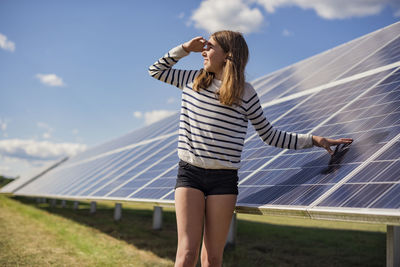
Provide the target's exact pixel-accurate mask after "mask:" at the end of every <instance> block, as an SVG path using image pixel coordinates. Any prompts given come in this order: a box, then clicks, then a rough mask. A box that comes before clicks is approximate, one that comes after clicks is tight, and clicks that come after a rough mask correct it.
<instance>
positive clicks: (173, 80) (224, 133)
mask: <svg viewBox="0 0 400 267" xmlns="http://www.w3.org/2000/svg"><path fill="white" fill-rule="evenodd" d="M188 54H189V53H188V52H186V51H185V50H184V49H183V48H182V45H179V46H177V47H175V48H173V49H171V50H170V51H169V52H168V53H167V54H165V55H164V57H162V58H160V59H159V60H157V62H155V63H154V64H153V65H151V66H150V67H149V74H150V75H151V76H152V77H154V78H156V79H158V80H160V81H162V82H166V83H168V84H171V85H174V86H176V87H178V88H180V89H182V104H181V115H180V123H179V141H178V156H179V158H180V159H181V160H183V161H186V162H188V163H190V164H192V165H195V166H198V167H202V168H206V169H239V168H240V157H241V153H242V149H243V143H244V139H245V136H246V131H247V125H248V121H249V120H250V122H251V124H252V125H253V127H254V128H255V130H256V131H257V133H258V135H259V136H260V138H261V139H262V140H263V141H264V142H265V143H266V144H268V145H272V146H276V147H280V148H288V149H301V148H309V147H312V146H313V143H312V135H310V134H297V133H289V132H284V131H280V130H278V129H276V128H274V127H273V126H272V125H271V124H270V123H269V122H268V121H267V119H266V118H265V116H264V112H263V110H262V108H261V105H260V101H259V98H258V96H257V93H256V91H255V90H254V88H253V87H252V86H251V85H250V84H249V83H246V84H245V90H244V94H243V98H242V103H241V105H232V106H227V105H223V104H221V103H220V102H219V100H218V97H217V95H216V91H217V90H218V89H219V87H220V86H221V81H220V80H217V79H214V80H213V82H212V85H211V86H210V87H209V88H205V89H202V90H200V91H199V92H196V91H194V90H193V89H192V87H193V81H194V78H195V77H196V75H198V74H199V71H198V70H179V69H174V68H172V66H173V65H175V64H176V63H177V62H178V60H179V59H181V58H182V57H184V56H187V55H188Z"/></svg>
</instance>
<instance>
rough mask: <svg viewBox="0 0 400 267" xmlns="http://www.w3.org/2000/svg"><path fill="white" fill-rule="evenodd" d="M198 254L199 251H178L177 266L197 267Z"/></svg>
mask: <svg viewBox="0 0 400 267" xmlns="http://www.w3.org/2000/svg"><path fill="white" fill-rule="evenodd" d="M198 253H199V251H198V249H178V251H177V254H176V262H175V263H176V265H175V266H195V265H196V263H197V259H198Z"/></svg>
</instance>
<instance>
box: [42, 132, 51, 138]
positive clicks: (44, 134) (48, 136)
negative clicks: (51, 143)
mask: <svg viewBox="0 0 400 267" xmlns="http://www.w3.org/2000/svg"><path fill="white" fill-rule="evenodd" d="M42 136H43V138H44V139H50V138H51V133H48V132H47V133H43V135H42Z"/></svg>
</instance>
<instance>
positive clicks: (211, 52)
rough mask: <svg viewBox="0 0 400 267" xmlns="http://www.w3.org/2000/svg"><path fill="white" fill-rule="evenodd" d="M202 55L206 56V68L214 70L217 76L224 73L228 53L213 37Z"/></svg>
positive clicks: (209, 70) (204, 63) (210, 70)
mask: <svg viewBox="0 0 400 267" xmlns="http://www.w3.org/2000/svg"><path fill="white" fill-rule="evenodd" d="M201 55H202V56H203V58H204V62H203V65H204V69H205V70H206V71H208V72H213V73H215V74H216V75H217V76H219V75H221V74H222V71H223V69H224V65H225V58H226V54H225V52H224V50H223V49H222V48H221V47H220V46H219V44H218V43H217V42H216V41H215V40H214V38H213V37H211V38H210V40H208V42H207V45H206V47H204V49H203V52H202V53H201Z"/></svg>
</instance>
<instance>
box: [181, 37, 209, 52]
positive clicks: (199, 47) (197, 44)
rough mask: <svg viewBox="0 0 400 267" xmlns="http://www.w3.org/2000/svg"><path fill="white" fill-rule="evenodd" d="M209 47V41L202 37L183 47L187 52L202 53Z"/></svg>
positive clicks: (188, 42)
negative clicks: (205, 47)
mask: <svg viewBox="0 0 400 267" xmlns="http://www.w3.org/2000/svg"><path fill="white" fill-rule="evenodd" d="M206 45H207V40H206V39H204V38H203V37H202V36H197V37H195V38H193V39H192V40H190V41H187V42H186V43H184V44H183V45H182V47H183V49H184V50H185V51H186V52H202V51H203V48H204V46H206Z"/></svg>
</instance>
